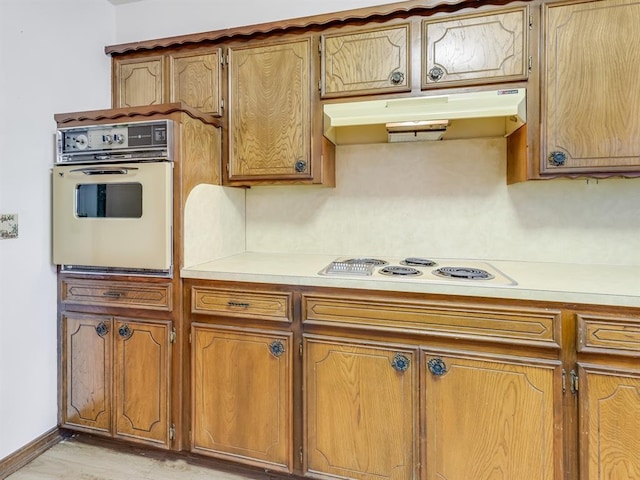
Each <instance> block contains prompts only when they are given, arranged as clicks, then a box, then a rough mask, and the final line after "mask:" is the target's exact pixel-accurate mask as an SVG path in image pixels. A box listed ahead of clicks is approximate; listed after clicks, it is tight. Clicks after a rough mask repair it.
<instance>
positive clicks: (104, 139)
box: [102, 134, 113, 145]
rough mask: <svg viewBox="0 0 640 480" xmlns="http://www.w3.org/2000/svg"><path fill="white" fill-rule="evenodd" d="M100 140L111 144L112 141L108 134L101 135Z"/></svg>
mask: <svg viewBox="0 0 640 480" xmlns="http://www.w3.org/2000/svg"><path fill="white" fill-rule="evenodd" d="M102 142H103V143H108V144H109V145H111V144H112V143H113V138H112V137H111V135H109V134H107V135H102Z"/></svg>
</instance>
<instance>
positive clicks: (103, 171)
mask: <svg viewBox="0 0 640 480" xmlns="http://www.w3.org/2000/svg"><path fill="white" fill-rule="evenodd" d="M129 170H138V168H137V167H127V168H122V167H111V168H109V167H107V168H105V167H90V168H76V169H75V170H71V171H70V172H69V173H75V172H81V173H84V174H85V175H127V174H128V173H129Z"/></svg>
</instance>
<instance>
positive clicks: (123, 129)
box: [52, 120, 174, 276]
mask: <svg viewBox="0 0 640 480" xmlns="http://www.w3.org/2000/svg"><path fill="white" fill-rule="evenodd" d="M173 128H174V126H173V122H172V121H171V120H157V121H149V122H133V123H126V124H125V123H121V124H110V125H90V126H80V127H68V128H60V129H59V130H58V132H57V158H56V165H55V166H54V167H53V180H52V181H53V262H54V263H55V264H57V265H61V269H62V270H66V271H79V272H94V273H123V274H144V275H159V276H171V275H172V273H173V265H172V219H173V209H172V203H173V202H172V199H173V196H172V184H173Z"/></svg>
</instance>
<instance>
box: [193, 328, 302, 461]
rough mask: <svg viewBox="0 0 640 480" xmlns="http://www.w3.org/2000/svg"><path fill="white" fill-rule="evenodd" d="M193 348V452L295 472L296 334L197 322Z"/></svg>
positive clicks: (194, 329) (194, 330)
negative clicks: (278, 350)
mask: <svg viewBox="0 0 640 480" xmlns="http://www.w3.org/2000/svg"><path fill="white" fill-rule="evenodd" d="M274 342H276V343H279V345H280V346H281V347H282V350H281V353H280V354H277V355H276V354H274V353H272V352H271V350H270V348H271V345H272V344H273V343H274ZM192 345H193V347H192V373H191V389H192V393H191V396H192V415H191V435H192V438H191V449H192V451H193V452H197V453H201V454H204V455H208V456H213V457H218V458H223V459H227V460H233V461H235V462H241V463H246V464H250V465H255V466H261V467H263V468H267V469H269V470H275V471H281V472H291V471H292V468H293V430H292V428H293V426H292V425H293V417H292V415H293V414H292V412H293V390H292V388H293V387H292V381H293V380H292V369H293V363H292V362H293V349H292V334H291V333H287V332H285V333H283V332H271V331H258V330H249V329H225V328H212V327H211V326H208V325H204V324H198V323H194V324H193V325H192ZM296 351H297V350H296Z"/></svg>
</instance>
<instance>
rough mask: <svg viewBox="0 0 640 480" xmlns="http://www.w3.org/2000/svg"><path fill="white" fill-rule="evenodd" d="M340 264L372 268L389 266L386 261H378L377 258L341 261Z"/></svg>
mask: <svg viewBox="0 0 640 480" xmlns="http://www.w3.org/2000/svg"><path fill="white" fill-rule="evenodd" d="M342 262H344V263H347V264H353V263H357V264H365V265H373V266H374V267H381V266H383V265H389V262H387V261H386V260H380V259H377V258H350V259H348V260H342Z"/></svg>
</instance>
